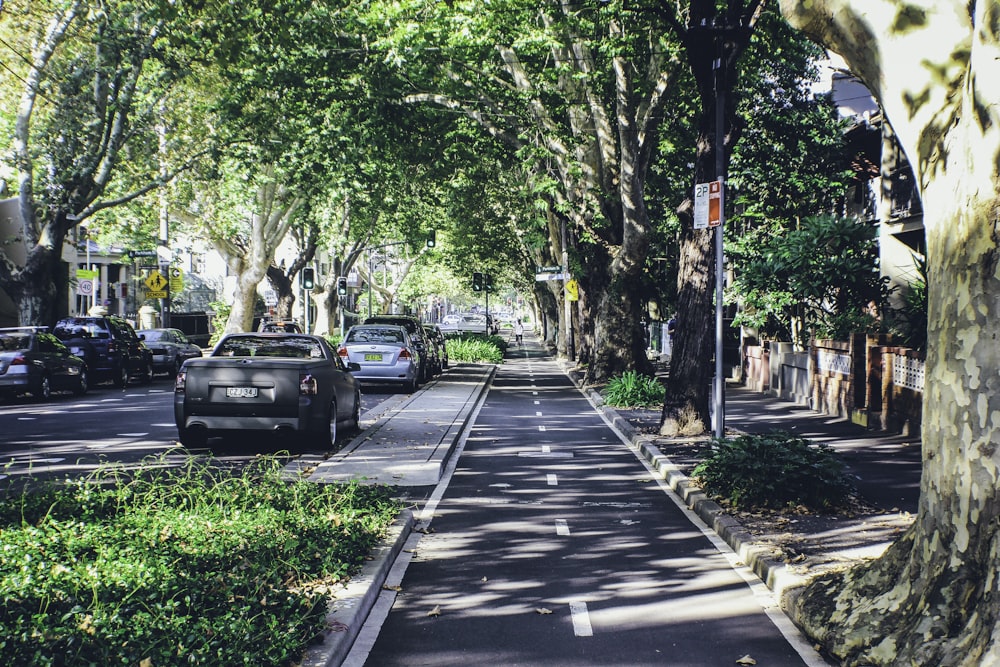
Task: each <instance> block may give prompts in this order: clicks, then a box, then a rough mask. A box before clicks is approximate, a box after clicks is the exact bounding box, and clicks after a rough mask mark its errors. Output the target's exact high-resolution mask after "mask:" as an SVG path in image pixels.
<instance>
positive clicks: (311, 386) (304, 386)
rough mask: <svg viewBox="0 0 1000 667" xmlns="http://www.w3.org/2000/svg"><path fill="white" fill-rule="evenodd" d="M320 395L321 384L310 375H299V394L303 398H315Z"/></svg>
mask: <svg viewBox="0 0 1000 667" xmlns="http://www.w3.org/2000/svg"><path fill="white" fill-rule="evenodd" d="M318 393H319V383H318V382H317V381H316V378H314V377H313V376H312V375H310V374H309V373H300V374H299V394H300V395H301V396H315V395H316V394H318Z"/></svg>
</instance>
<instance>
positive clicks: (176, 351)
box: [135, 328, 203, 374]
mask: <svg viewBox="0 0 1000 667" xmlns="http://www.w3.org/2000/svg"><path fill="white" fill-rule="evenodd" d="M135 333H136V335H138V336H139V338H141V339H142V340H143V342H145V343H146V347H148V348H149V351H150V353H151V354H152V355H153V372H154V373H172V374H175V373H177V371H179V370H180V369H181V364H183V363H184V362H185V361H187V360H188V359H194V358H195V357H200V356H203V352H202V349H201V348H200V347H198V346H197V345H195V344H194V343H192V342H191V341H190V340H188V337H187V336H185V335H184V332H183V331H181V330H180V329H170V328H167V329H139V330H138V331H136V332H135Z"/></svg>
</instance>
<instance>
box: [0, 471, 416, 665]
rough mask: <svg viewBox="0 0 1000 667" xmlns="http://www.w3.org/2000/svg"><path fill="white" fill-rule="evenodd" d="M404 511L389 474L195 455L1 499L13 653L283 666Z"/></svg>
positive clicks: (22, 660) (16, 659)
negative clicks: (308, 473)
mask: <svg viewBox="0 0 1000 667" xmlns="http://www.w3.org/2000/svg"><path fill="white" fill-rule="evenodd" d="M398 510H399V506H398V504H397V503H396V502H395V501H394V500H392V499H391V497H390V495H389V492H388V489H386V488H385V487H369V486H361V485H357V484H350V485H327V484H313V483H309V482H305V481H287V480H285V479H283V477H282V464H281V462H280V461H278V460H277V459H275V458H273V457H264V458H261V459H258V460H257V461H256V462H254V463H252V464H250V465H249V466H247V467H246V468H244V469H242V470H241V471H240V472H238V473H234V472H232V471H225V470H220V469H218V468H211V467H209V466H207V465H205V464H204V463H198V462H196V460H195V459H190V460H189V461H188V462H187V465H185V466H184V467H182V468H179V469H178V468H159V469H155V470H154V471H153V472H152V473H150V474H144V475H143V476H142V477H140V478H125V477H119V478H113V479H112V481H111V482H108V481H107V480H105V481H104V482H103V483H98V482H95V481H93V480H81V481H78V482H68V483H65V484H62V485H56V484H50V485H46V486H45V487H43V488H41V489H39V490H36V491H34V492H31V493H28V494H25V495H19V496H16V497H8V498H4V499H3V500H2V502H0V534H2V545H0V550H2V554H0V658H2V659H3V661H4V662H5V663H6V664H10V665H29V664H30V665H36V666H37V665H114V664H117V665H179V664H186V665H223V664H224V665H289V664H292V662H293V661H294V660H296V659H297V658H298V657H299V656H300V655H301V654H302V652H303V650H304V649H305V648H306V647H307V646H308V644H309V643H310V642H311V641H312V640H313V639H314V638H316V637H317V636H318V635H319V634H320V633H321V632H322V631H323V630H324V618H325V616H326V610H327V603H328V601H329V599H330V591H331V589H330V586H331V585H333V584H336V583H337V582H340V581H342V580H344V579H345V578H347V577H348V576H349V575H351V574H352V573H353V572H355V571H356V570H357V569H358V568H359V567H360V565H362V564H363V562H364V560H365V557H366V556H367V555H368V554H369V553H370V551H371V550H372V548H373V547H374V546H375V544H376V543H377V541H378V540H379V539H380V538H381V537H382V536H383V535H384V534H385V530H386V528H387V527H388V526H389V524H390V523H391V522H392V520H393V518H394V517H395V516H396V513H397V512H398Z"/></svg>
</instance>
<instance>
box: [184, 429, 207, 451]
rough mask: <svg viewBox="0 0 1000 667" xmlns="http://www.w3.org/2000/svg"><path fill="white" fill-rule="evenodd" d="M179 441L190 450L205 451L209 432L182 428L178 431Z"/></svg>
mask: <svg viewBox="0 0 1000 667" xmlns="http://www.w3.org/2000/svg"><path fill="white" fill-rule="evenodd" d="M177 439H178V440H180V441H181V444H182V445H184V446H185V447H187V448H188V449H204V447H205V445H207V444H208V432H207V431H206V430H205V429H203V428H182V429H178V430H177Z"/></svg>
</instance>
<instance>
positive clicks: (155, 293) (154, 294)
mask: <svg viewBox="0 0 1000 667" xmlns="http://www.w3.org/2000/svg"><path fill="white" fill-rule="evenodd" d="M146 298H147V299H166V298H167V292H166V290H146Z"/></svg>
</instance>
